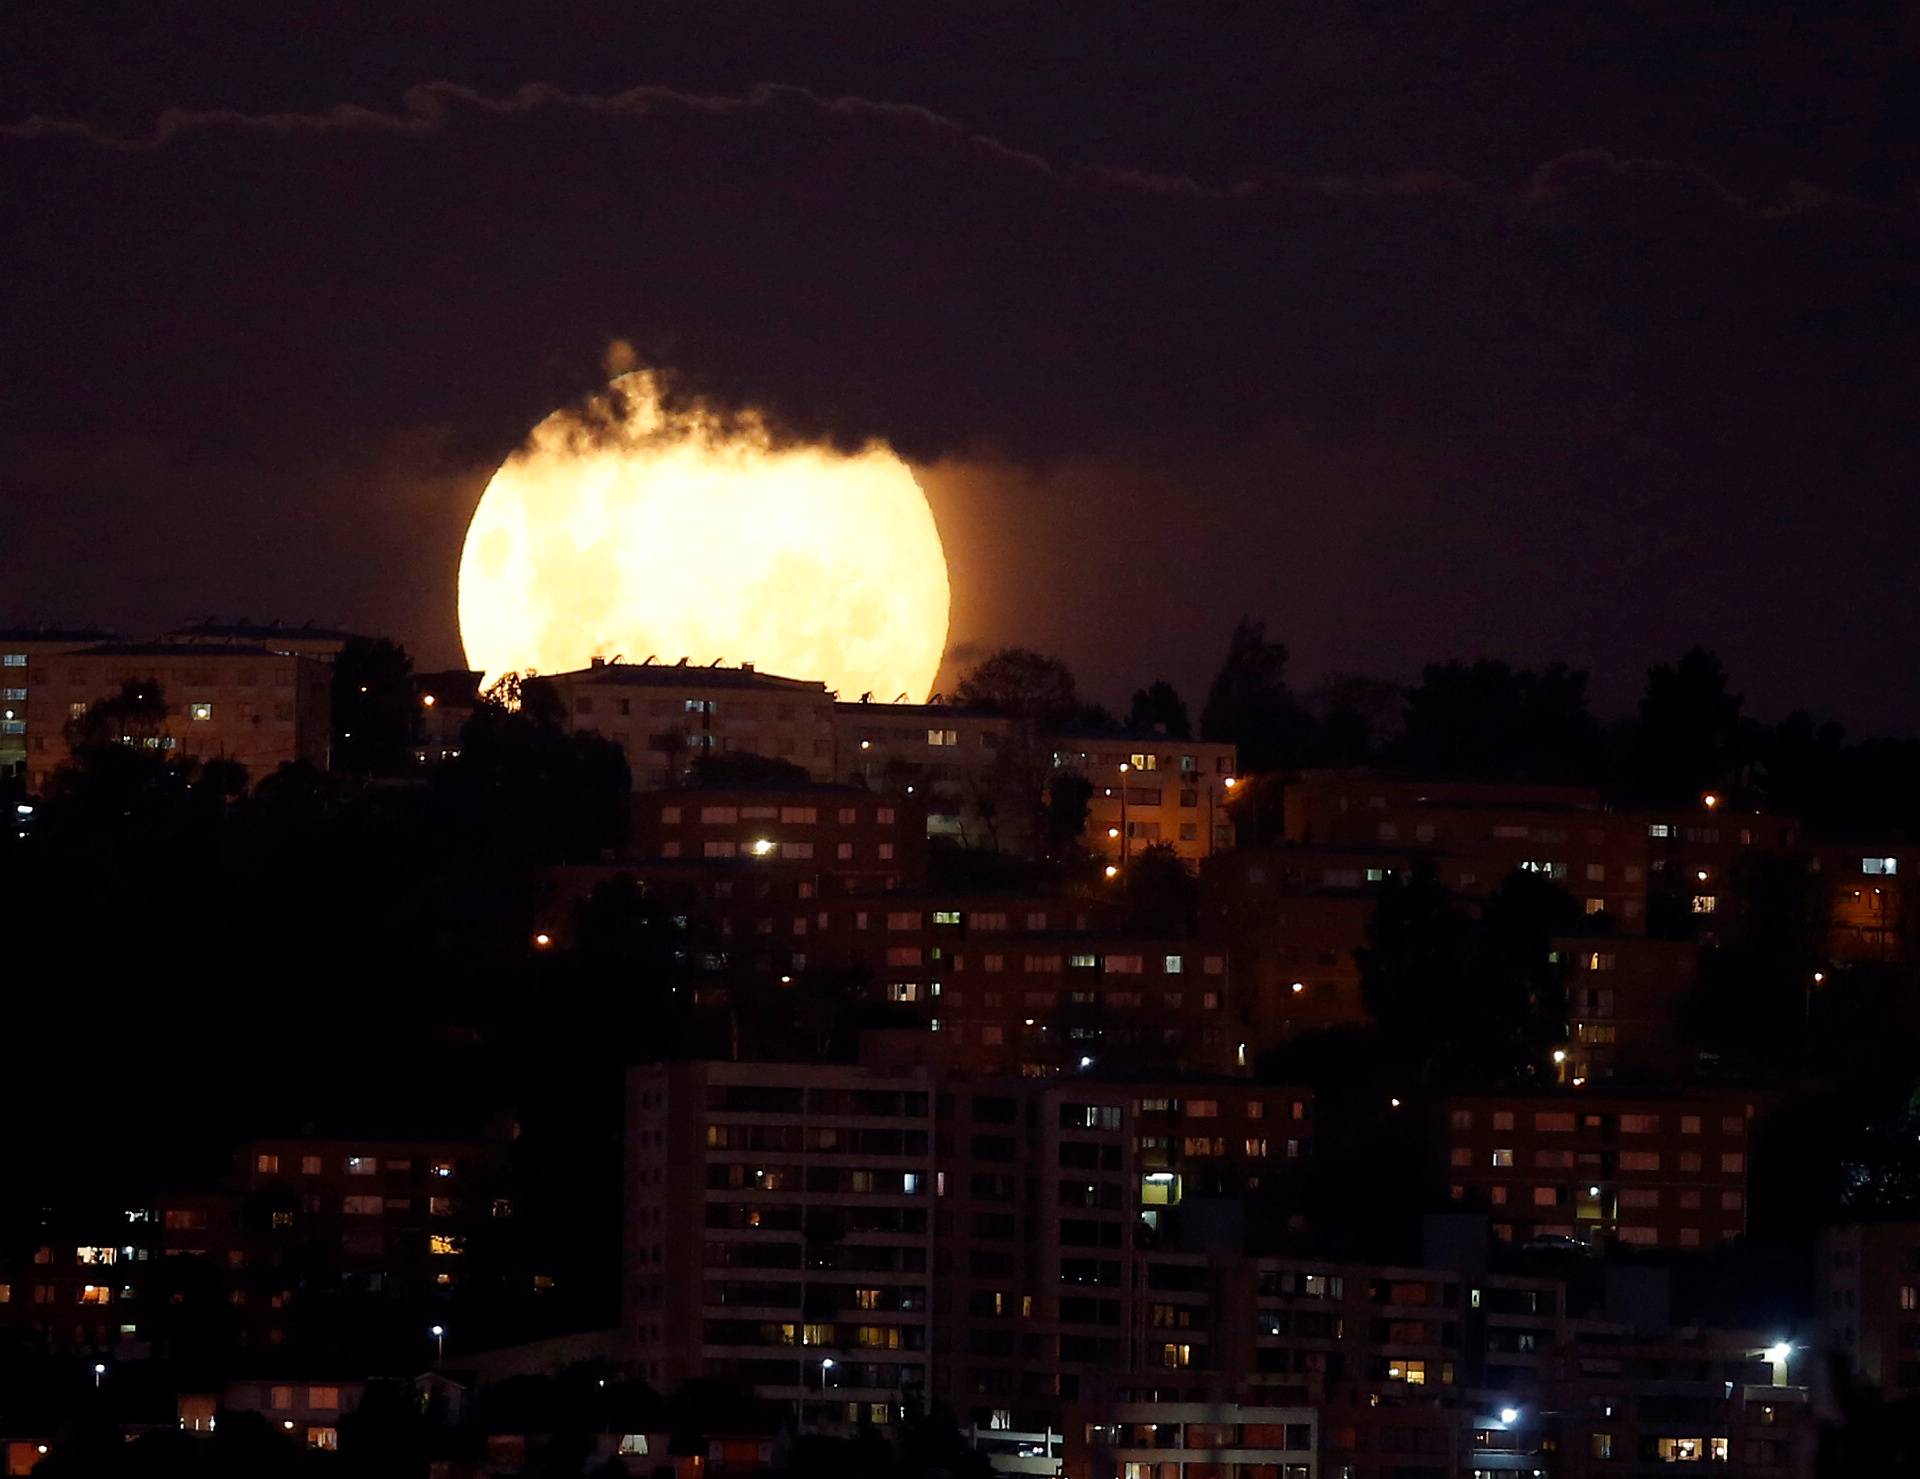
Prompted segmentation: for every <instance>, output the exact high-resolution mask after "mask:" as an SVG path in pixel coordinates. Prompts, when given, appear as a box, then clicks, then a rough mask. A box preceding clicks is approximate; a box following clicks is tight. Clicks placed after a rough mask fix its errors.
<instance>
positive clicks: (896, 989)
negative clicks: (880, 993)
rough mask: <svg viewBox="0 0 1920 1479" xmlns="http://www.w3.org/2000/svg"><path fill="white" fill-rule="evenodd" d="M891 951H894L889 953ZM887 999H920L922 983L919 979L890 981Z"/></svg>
mask: <svg viewBox="0 0 1920 1479" xmlns="http://www.w3.org/2000/svg"><path fill="white" fill-rule="evenodd" d="M891 953H892V952H889V954H891ZM887 1000H888V1001H918V1000H920V983H919V982H918V981H894V982H892V983H890V984H889V985H888V987H887Z"/></svg>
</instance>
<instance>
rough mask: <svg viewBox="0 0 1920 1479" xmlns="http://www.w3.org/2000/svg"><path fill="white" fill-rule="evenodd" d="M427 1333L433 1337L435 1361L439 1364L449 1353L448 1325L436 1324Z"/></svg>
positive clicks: (435, 1363)
mask: <svg viewBox="0 0 1920 1479" xmlns="http://www.w3.org/2000/svg"><path fill="white" fill-rule="evenodd" d="M427 1334H429V1335H431V1336H432V1337H433V1363H434V1365H436V1366H438V1365H439V1364H440V1362H441V1361H442V1360H444V1359H445V1358H446V1354H447V1327H446V1326H445V1325H435V1326H434V1327H433V1328H432V1329H430V1330H428V1331H427Z"/></svg>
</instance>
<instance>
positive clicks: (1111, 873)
mask: <svg viewBox="0 0 1920 1479" xmlns="http://www.w3.org/2000/svg"><path fill="white" fill-rule="evenodd" d="M1119 876H1120V870H1119V869H1118V868H1116V867H1114V865H1113V864H1112V863H1108V864H1107V877H1109V878H1118V877H1119Z"/></svg>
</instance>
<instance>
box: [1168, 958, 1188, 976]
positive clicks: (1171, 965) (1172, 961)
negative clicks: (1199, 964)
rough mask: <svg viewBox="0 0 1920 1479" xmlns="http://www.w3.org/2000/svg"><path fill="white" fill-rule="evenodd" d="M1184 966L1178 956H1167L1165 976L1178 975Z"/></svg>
mask: <svg viewBox="0 0 1920 1479" xmlns="http://www.w3.org/2000/svg"><path fill="white" fill-rule="evenodd" d="M1184 966H1185V962H1184V961H1182V960H1181V958H1180V957H1179V956H1177V955H1169V956H1168V957H1167V974H1168V975H1169V976H1177V975H1179V974H1180V972H1181V970H1182V969H1183V968H1184Z"/></svg>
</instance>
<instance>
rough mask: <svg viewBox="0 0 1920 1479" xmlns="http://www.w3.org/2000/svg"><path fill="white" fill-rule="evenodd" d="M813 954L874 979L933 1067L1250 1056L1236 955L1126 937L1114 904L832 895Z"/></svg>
mask: <svg viewBox="0 0 1920 1479" xmlns="http://www.w3.org/2000/svg"><path fill="white" fill-rule="evenodd" d="M811 928H812V931H813V938H814V940H815V954H814V956H813V957H812V958H813V959H814V960H815V961H816V962H820V963H828V962H832V963H837V964H843V965H851V966H854V967H856V968H858V969H859V970H861V971H862V972H863V973H865V974H866V975H867V976H868V977H869V978H870V979H871V981H872V982H873V983H874V988H875V990H876V991H877V992H878V993H880V994H881V996H882V997H883V999H884V1000H885V1001H886V1002H887V1003H889V1004H891V1005H893V1006H895V1007H898V1008H900V1009H901V1017H902V1019H903V1022H909V1023H912V1024H914V1025H917V1026H919V1027H921V1028H923V1029H924V1030H925V1031H927V1032H928V1033H930V1034H932V1035H933V1036H932V1038H931V1039H930V1043H929V1049H928V1051H929V1053H930V1054H931V1057H932V1059H933V1060H934V1061H938V1062H940V1063H943V1064H945V1065H947V1066H949V1067H954V1068H965V1069H969V1070H972V1071H975V1072H982V1073H993V1072H1010V1073H1051V1072H1060V1071H1072V1070H1077V1069H1082V1068H1086V1067H1090V1066H1093V1065H1095V1064H1099V1065H1102V1066H1115V1067H1119V1066H1128V1067H1136V1068H1150V1067H1156V1066H1157V1067H1162V1068H1169V1067H1172V1066H1174V1065H1181V1066H1184V1067H1188V1068H1192V1069H1196V1070H1202V1071H1218V1072H1228V1071H1234V1070H1240V1069H1245V1068H1246V1067H1247V1065H1248V1063H1249V1061H1250V1059H1249V1057H1248V1052H1247V1050H1246V1041H1247V1039H1246V1034H1245V1032H1244V1031H1243V1030H1242V1025H1243V1024H1242V1011H1241V1006H1240V1003H1239V1002H1238V1001H1237V1000H1236V999H1235V998H1234V996H1233V994H1232V982H1231V978H1230V976H1229V973H1228V970H1227V953H1226V951H1225V950H1224V949H1221V948H1219V947H1216V946H1210V945H1206V944H1203V943H1198V942H1195V941H1191V940H1184V939H1147V938H1142V937H1139V936H1133V935H1129V934H1126V933H1123V932H1121V931H1119V930H1118V929H1117V928H1116V925H1115V921H1114V919H1113V910H1112V909H1111V908H1110V907H1109V906H1106V905H1103V904H1100V903H1096V902H1090V901H1082V900H1071V899H1038V898H1024V897H1004V896H1002V897H993V896H988V897H980V898H966V897H959V896H952V895H945V894H926V895H919V896H915V895H905V896H893V895H878V896H873V897H869V898H849V899H844V900H842V899H832V900H824V901H822V903H821V907H820V908H819V909H818V911H817V912H816V915H815V918H814V920H813V922H812V925H811Z"/></svg>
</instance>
